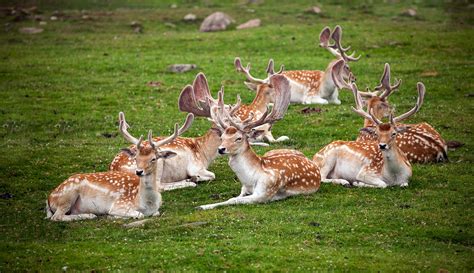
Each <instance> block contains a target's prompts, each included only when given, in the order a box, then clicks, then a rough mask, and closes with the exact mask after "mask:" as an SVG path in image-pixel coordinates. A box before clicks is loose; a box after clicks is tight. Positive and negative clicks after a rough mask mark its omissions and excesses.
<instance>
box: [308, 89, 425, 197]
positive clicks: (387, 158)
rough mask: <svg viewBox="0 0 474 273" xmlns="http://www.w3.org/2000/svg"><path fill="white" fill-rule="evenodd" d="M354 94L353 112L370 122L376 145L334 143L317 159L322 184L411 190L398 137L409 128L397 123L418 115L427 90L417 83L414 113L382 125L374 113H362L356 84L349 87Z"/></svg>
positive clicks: (408, 170)
mask: <svg viewBox="0 0 474 273" xmlns="http://www.w3.org/2000/svg"><path fill="white" fill-rule="evenodd" d="M349 86H350V88H351V89H352V92H353V93H354V98H355V103H356V108H354V107H352V110H353V111H354V112H355V113H357V114H359V115H360V116H362V117H364V118H366V119H369V120H371V121H372V122H373V123H374V124H375V127H374V129H373V130H374V133H375V134H376V135H377V141H334V142H332V143H330V144H329V145H327V146H325V147H324V148H323V149H321V150H320V151H319V152H318V153H317V154H315V155H314V157H313V161H315V162H316V163H317V164H318V166H319V167H320V168H321V178H322V181H323V182H328V183H335V184H342V185H349V184H352V185H353V186H358V187H378V188H385V187H387V186H402V187H404V186H408V180H409V179H410V177H411V174H412V171H411V165H410V162H409V161H408V159H407V157H406V156H405V154H404V153H403V151H401V150H400V149H399V147H398V145H397V135H398V134H399V133H402V132H404V131H405V130H406V129H407V128H406V127H405V126H403V125H398V124H397V123H398V122H400V121H402V120H404V119H406V118H408V117H410V116H411V115H413V114H415V113H416V112H417V111H418V110H419V109H420V107H421V105H422V104H423V99H424V96H425V86H424V85H423V84H422V83H418V85H417V87H418V100H417V103H416V105H415V107H414V108H413V109H411V110H410V111H408V112H406V113H405V114H403V115H400V116H398V117H396V118H393V116H392V114H390V117H389V119H390V123H382V122H381V121H380V120H379V119H378V118H377V117H375V116H374V115H373V113H372V112H369V113H367V112H365V111H364V110H363V109H362V98H361V96H360V94H359V92H358V90H357V86H356V85H355V84H350V85H349Z"/></svg>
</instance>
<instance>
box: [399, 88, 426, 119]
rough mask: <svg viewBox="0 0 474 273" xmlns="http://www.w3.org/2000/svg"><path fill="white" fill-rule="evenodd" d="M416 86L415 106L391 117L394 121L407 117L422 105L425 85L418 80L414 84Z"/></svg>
mask: <svg viewBox="0 0 474 273" xmlns="http://www.w3.org/2000/svg"><path fill="white" fill-rule="evenodd" d="M416 87H417V89H418V98H417V100H416V104H415V106H414V107H413V108H412V109H411V110H410V111H408V112H406V113H405V114H402V115H400V116H398V117H396V118H394V119H393V121H394V122H400V121H402V120H404V119H407V118H409V117H410V116H412V115H414V114H415V113H416V112H418V111H419V110H420V108H421V105H423V101H424V99H425V92H426V89H425V85H424V84H423V83H421V82H418V83H417V84H416Z"/></svg>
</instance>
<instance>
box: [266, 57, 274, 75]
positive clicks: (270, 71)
mask: <svg viewBox="0 0 474 273" xmlns="http://www.w3.org/2000/svg"><path fill="white" fill-rule="evenodd" d="M267 74H268V75H273V74H275V64H274V63H273V59H270V60H268V65H267Z"/></svg>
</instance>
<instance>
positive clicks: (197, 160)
mask: <svg viewBox="0 0 474 273" xmlns="http://www.w3.org/2000/svg"><path fill="white" fill-rule="evenodd" d="M206 87H207V81H206V78H205V76H204V75H203V74H198V75H197V76H196V79H195V80H194V82H193V85H192V86H191V85H188V86H186V87H185V88H184V89H183V90H182V92H181V95H180V98H179V103H178V104H179V107H180V110H181V111H185V112H189V113H193V114H194V115H195V116H201V117H209V118H210V114H209V109H210V106H207V108H206V107H205V108H204V109H202V108H200V107H201V105H198V104H197V103H198V101H204V102H205V103H207V101H208V98H209V97H210V95H209V96H208V93H206V92H205V88H206ZM186 96H188V97H190V98H192V99H190V100H188V101H190V102H191V103H189V104H188V105H184V104H182V101H185V100H187V99H183V98H184V97H186ZM193 104H194V105H193ZM183 107H184V108H183ZM185 107H188V108H185ZM206 109H207V110H206ZM220 136H221V131H220V129H219V128H218V127H216V126H212V127H211V128H210V129H209V130H208V131H207V133H206V134H204V135H203V136H201V137H194V138H184V137H178V138H176V139H175V140H174V141H173V142H171V143H169V144H167V145H166V146H165V147H164V148H166V149H168V150H171V151H173V152H175V153H176V157H174V158H172V159H170V160H166V161H165V165H164V168H163V175H162V177H161V186H162V187H163V190H165V191H168V190H174V189H179V188H184V187H195V186H196V183H195V182H200V181H209V180H214V179H215V175H214V173H212V172H210V171H208V170H207V168H208V167H209V165H210V164H211V163H212V162H213V161H214V159H215V158H216V156H217V147H219V145H220V144H221V140H220ZM160 139H161V138H160V137H156V138H154V140H155V141H159V140H160ZM130 150H132V151H134V150H136V147H135V146H133V145H132V146H131V147H130ZM134 168H135V164H134V161H133V158H132V157H130V156H129V155H127V154H126V153H120V154H118V155H117V156H115V158H114V160H113V161H112V163H111V164H110V167H109V169H110V170H120V171H127V172H133V170H134Z"/></svg>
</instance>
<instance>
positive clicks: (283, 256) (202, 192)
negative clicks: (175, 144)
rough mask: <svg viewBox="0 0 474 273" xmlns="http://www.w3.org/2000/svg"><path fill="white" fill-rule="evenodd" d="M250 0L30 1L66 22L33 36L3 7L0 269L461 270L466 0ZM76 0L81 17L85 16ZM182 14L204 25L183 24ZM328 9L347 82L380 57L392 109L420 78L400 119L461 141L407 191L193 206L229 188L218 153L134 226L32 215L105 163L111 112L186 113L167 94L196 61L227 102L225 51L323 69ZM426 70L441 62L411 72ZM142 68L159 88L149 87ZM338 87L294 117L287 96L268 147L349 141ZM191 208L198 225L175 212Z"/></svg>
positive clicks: (186, 79)
mask: <svg viewBox="0 0 474 273" xmlns="http://www.w3.org/2000/svg"><path fill="white" fill-rule="evenodd" d="M3 2H4V5H9V4H11V2H10V3H8V2H5V1H3ZM175 2H176V3H177V4H178V5H177V8H174V9H171V8H170V5H171V4H172V3H175ZM245 2H246V1H238V2H232V1H202V2H196V1H189V0H188V1H147V2H145V1H125V0H122V1H79V0H74V1H37V2H36V4H37V5H38V6H39V9H40V10H41V11H43V15H45V16H46V17H47V18H48V17H49V16H51V14H52V12H53V11H54V10H60V11H64V13H65V14H66V15H67V19H66V20H64V21H61V20H59V21H54V22H53V21H48V24H47V25H46V26H43V27H44V29H45V31H44V32H43V33H41V34H36V35H26V34H20V33H19V32H18V29H19V28H21V27H25V26H37V25H38V22H35V21H33V20H26V21H21V22H10V21H11V19H12V17H2V18H0V22H1V23H2V26H3V27H2V28H1V30H0V91H1V95H2V99H1V100H0V113H1V114H0V125H2V127H1V128H0V139H1V141H0V147H1V150H2V152H1V153H0V193H1V194H3V193H11V194H13V198H11V199H0V209H1V213H2V217H1V222H0V230H1V234H2V243H1V245H0V271H2V272H8V271H12V270H15V271H25V270H34V271H36V270H39V271H59V270H61V268H62V267H64V266H67V267H68V269H71V270H80V271H91V270H95V271H98V270H99V271H105V270H119V269H121V270H126V271H131V270H137V269H140V270H143V271H145V270H147V271H149V270H160V271H161V270H168V271H185V270H192V271H194V270H198V271H205V270H212V271H224V270H226V271H244V270H245V271H250V270H252V271H304V272H308V271H316V270H337V271H377V270H380V271H410V272H414V271H425V272H435V271H438V270H439V269H440V268H444V269H447V270H449V271H450V272H471V271H472V270H474V261H473V243H474V240H473V239H474V230H473V220H472V219H473V209H472V208H473V202H472V201H473V196H474V191H473V189H474V187H473V186H472V182H473V173H474V172H473V167H472V166H473V165H472V164H473V162H474V156H473V152H472V151H473V149H474V141H473V138H472V134H473V129H474V128H473V127H474V126H473V124H474V116H473V114H474V104H473V97H472V92H473V88H474V84H473V80H472V79H473V78H474V69H473V65H474V59H473V57H472V54H473V53H474V46H473V39H472V37H474V31H473V16H472V15H471V14H472V7H468V6H469V5H468V4H467V3H464V2H459V3H456V4H453V3H450V4H445V3H444V2H441V1H440V2H432V1H430V2H423V1H413V2H412V1H400V2H399V1H393V2H396V3H392V4H386V3H385V4H370V3H363V2H360V1H352V2H351V3H350V4H343V2H345V1H339V2H336V3H335V4H334V3H333V4H329V3H326V2H325V1H322V2H323V3H322V4H321V7H322V9H323V12H324V16H317V15H311V14H308V13H305V12H304V10H305V9H307V8H308V7H310V6H311V5H312V4H311V2H312V1H306V3H305V1H298V2H297V3H291V2H293V1H288V3H286V2H285V3H280V1H261V2H262V3H257V4H248V5H247V4H245ZM16 3H18V1H16ZM20 3H23V4H24V5H30V4H31V3H33V2H32V1H20ZM409 7H415V8H416V9H417V11H418V17H417V18H408V17H401V16H398V14H399V13H400V12H401V11H403V10H404V9H406V8H409ZM82 9H86V10H87V13H88V14H89V15H90V17H92V18H93V19H92V20H82V19H81V10H82ZM215 10H222V11H225V12H227V13H229V14H230V15H231V16H233V17H234V18H235V19H236V21H237V23H242V22H244V21H246V20H247V19H252V18H257V17H258V18H261V19H262V27H261V28H258V29H252V30H243V31H236V30H234V28H233V27H232V28H231V29H230V30H228V31H224V32H218V33H199V32H197V29H198V28H199V22H200V21H201V20H202V19H203V18H204V17H205V16H206V15H207V14H209V13H211V12H212V11H215ZM189 12H193V13H195V14H197V15H198V18H199V19H200V20H199V22H196V23H184V22H182V21H181V18H182V17H183V16H184V15H185V14H187V13H189ZM133 20H139V21H141V22H142V23H143V26H144V33H143V34H135V33H133V32H132V30H131V28H130V26H129V23H130V22H131V21H133ZM7 22H10V25H9V26H5V23H7ZM166 22H171V23H173V24H175V25H176V28H170V27H168V26H166V25H165V23H166ZM336 24H340V25H341V26H342V27H343V29H344V37H343V41H344V44H345V45H351V46H352V48H354V49H356V50H357V52H360V53H361V54H362V56H363V57H362V58H361V60H360V61H359V62H358V63H356V64H353V65H352V68H353V71H354V73H355V74H356V75H357V79H358V84H359V87H360V88H363V87H365V86H372V87H373V86H374V85H375V84H377V82H378V80H379V77H380V75H381V73H382V70H383V64H384V63H385V62H388V63H390V64H391V68H392V75H393V76H394V77H396V78H402V79H403V85H402V87H401V89H400V92H398V94H396V95H393V97H392V98H391V101H392V102H393V103H394V104H395V105H396V106H397V109H398V111H399V112H402V111H404V110H407V109H409V108H410V107H411V106H412V105H413V103H414V102H415V98H416V82H418V81H422V82H424V84H425V85H426V89H427V95H426V99H425V104H424V105H423V107H422V110H421V111H420V112H419V113H418V114H417V115H416V116H415V117H414V118H412V120H411V122H421V121H427V122H429V123H430V124H432V125H433V126H434V127H435V128H437V129H438V130H439V132H440V133H441V134H442V135H443V136H444V138H445V139H447V140H458V141H461V142H463V143H465V145H464V146H463V147H461V148H459V149H457V150H456V151H450V152H449V157H450V162H449V163H446V164H437V165H415V166H413V177H412V179H411V181H410V186H409V187H408V188H406V189H400V188H389V189H384V190H379V189H346V188H341V187H338V186H335V185H326V184H325V185H322V187H321V189H320V191H319V192H318V193H316V194H313V195H310V196H299V197H294V198H290V199H287V200H284V201H280V202H274V203H269V204H263V205H249V206H234V207H224V208H219V209H215V210H212V211H196V210H195V209H194V207H196V206H198V205H202V204H208V203H212V202H217V201H223V200H226V199H227V198H229V197H232V196H235V195H237V194H238V193H239V191H240V184H239V182H238V181H237V180H236V177H235V175H234V174H233V172H232V171H231V170H230V168H229V167H228V166H227V159H226V158H218V159H217V160H216V161H215V162H214V163H213V165H212V166H211V168H210V170H211V171H213V172H215V173H216V176H217V179H216V180H215V181H213V182H210V183H203V184H202V185H199V187H198V188H194V189H183V190H176V191H173V192H166V193H164V194H163V198H164V205H163V208H162V213H163V216H162V217H160V218H157V219H153V220H152V221H150V222H148V223H147V224H146V225H145V227H143V228H135V229H125V228H123V227H122V224H123V223H127V222H131V221H132V220H109V219H106V218H100V219H98V220H92V221H83V222H75V223H54V222H50V221H48V220H44V219H43V218H44V216H45V213H44V211H43V208H44V201H45V199H46V197H47V195H48V193H49V192H50V191H51V190H52V189H53V188H54V187H56V186H57V185H58V184H59V183H61V182H62V181H63V180H64V179H66V178H67V177H68V176H70V175H71V174H73V173H78V172H93V171H103V170H106V169H107V166H108V164H109V163H110V162H111V160H112V158H113V157H114V156H115V154H116V153H117V152H118V151H119V149H120V148H121V147H124V146H126V145H128V143H126V142H125V141H124V140H123V139H122V138H121V137H120V136H118V137H113V138H106V137H103V136H102V134H103V133H115V132H117V124H116V120H117V114H118V112H119V111H124V112H125V113H126V114H127V120H128V121H129V123H130V124H131V125H132V128H131V131H132V133H134V134H144V133H145V132H146V131H147V130H148V129H150V128H152V129H153V130H154V132H155V133H156V134H164V135H166V134H169V133H170V131H171V128H172V125H173V123H174V122H177V121H179V122H181V121H182V120H184V117H185V114H184V113H180V112H179V111H178V110H177V108H176V105H177V98H178V94H179V92H180V91H181V89H182V87H184V86H185V85H186V84H188V83H191V82H192V80H193V79H194V76H195V74H196V73H197V72H198V71H203V72H204V73H205V74H206V75H207V77H208V79H209V83H210V86H211V88H212V90H213V93H214V94H215V93H216V91H217V90H218V88H219V87H220V86H221V85H222V84H223V85H225V88H226V89H225V90H226V98H227V101H229V100H231V99H233V98H235V95H237V94H239V93H240V94H241V95H242V98H243V100H244V101H245V102H250V101H251V100H252V97H253V93H251V92H249V91H247V89H246V88H245V86H244V85H243V84H242V82H243V80H244V78H243V75H242V74H238V73H236V72H235V71H234V68H233V59H234V57H236V56H240V57H241V58H242V60H243V62H244V63H247V62H251V63H252V71H253V74H257V75H259V76H263V70H264V68H265V65H266V63H267V61H268V59H269V58H273V59H274V60H275V62H276V64H277V65H279V64H282V63H283V64H285V66H286V68H287V69H288V70H292V69H322V68H325V66H326V64H327V63H328V62H329V61H330V60H331V56H330V54H329V53H327V52H325V50H323V49H320V48H318V47H317V46H316V41H317V35H318V34H319V31H320V30H321V29H322V28H323V27H324V26H325V25H329V26H332V27H333V26H335V25H336ZM234 26H235V25H234ZM173 63H196V64H197V65H198V66H199V69H198V70H195V71H193V72H188V73H185V74H172V73H169V72H166V67H167V66H168V65H170V64H173ZM427 71H428V72H431V73H428V74H433V73H432V72H436V75H435V76H424V75H426V73H425V72H427ZM149 81H160V82H162V83H163V85H162V86H161V87H159V88H152V87H148V86H147V85H146V83H147V82H149ZM466 94H471V96H466ZM340 97H341V100H342V105H341V106H334V105H329V106H321V108H322V109H323V112H322V113H319V114H311V115H302V114H301V113H300V110H301V109H302V108H304V106H302V105H292V106H291V107H290V108H289V111H288V114H287V116H286V117H285V119H284V120H282V121H280V122H279V123H277V124H276V125H275V126H274V135H275V136H280V135H289V136H290V138H291V141H289V142H288V143H286V144H284V145H274V146H272V147H271V148H273V149H275V148H282V147H291V148H295V149H298V150H301V151H302V152H304V153H305V154H306V155H307V156H308V157H312V156H313V154H314V153H316V152H317V151H318V150H319V149H320V148H321V147H323V146H324V145H326V144H328V143H329V142H330V141H332V140H337V139H343V140H350V139H354V138H355V137H356V135H357V132H358V129H359V128H360V127H361V126H362V120H361V119H360V118H359V117H358V116H356V115H355V114H353V113H352V112H351V111H350V106H351V105H352V104H353V98H352V96H351V94H350V93H349V92H346V91H344V92H342V94H341V95H340ZM208 128H209V122H207V121H205V120H197V121H196V122H195V123H194V125H193V126H192V128H191V129H190V130H189V132H188V133H186V135H187V136H197V135H200V134H203V133H204V132H205V131H206V130H207V129H208ZM256 150H257V152H258V153H259V154H263V153H264V152H265V151H267V150H269V149H267V148H265V149H263V148H257V149H256ZM196 221H203V222H206V224H205V225H200V226H194V227H186V226H182V225H183V224H185V223H191V222H196Z"/></svg>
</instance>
